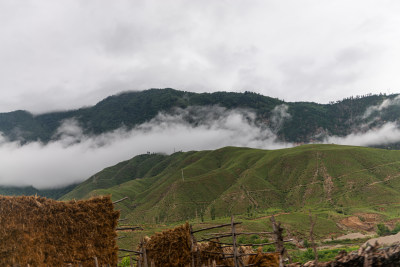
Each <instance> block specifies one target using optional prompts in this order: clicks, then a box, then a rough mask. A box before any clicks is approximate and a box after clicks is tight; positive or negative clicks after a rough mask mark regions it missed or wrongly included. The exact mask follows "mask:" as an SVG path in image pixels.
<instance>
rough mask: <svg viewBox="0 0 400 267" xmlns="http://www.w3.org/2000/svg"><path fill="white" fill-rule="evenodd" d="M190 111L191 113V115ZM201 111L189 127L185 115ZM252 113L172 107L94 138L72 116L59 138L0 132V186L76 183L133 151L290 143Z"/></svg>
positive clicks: (165, 150)
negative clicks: (15, 137) (28, 139)
mask: <svg viewBox="0 0 400 267" xmlns="http://www.w3.org/2000/svg"><path fill="white" fill-rule="evenodd" d="M190 113H191V114H190ZM200 114H202V115H205V117H206V118H207V119H206V120H204V121H202V122H201V123H200V125H197V126H194V125H190V124H189V123H187V122H186V121H187V116H194V117H196V116H200ZM254 118H255V116H254V114H253V113H251V112H249V111H244V110H234V111H228V110H226V109H223V108H218V107H210V108H207V109H206V108H193V107H192V108H191V109H188V110H179V109H178V110H176V111H175V113H174V114H173V115H167V114H159V115H158V116H157V117H156V118H154V119H153V120H151V121H150V122H147V123H144V124H142V125H139V126H138V127H136V128H134V129H133V130H131V131H127V130H126V129H123V128H121V129H118V130H115V131H113V132H108V133H105V134H102V135H98V136H86V135H84V134H83V133H82V130H81V129H80V128H79V126H78V124H77V122H76V121H74V120H67V121H65V122H64V123H63V124H62V125H61V126H60V128H59V129H58V131H57V136H58V137H59V138H60V139H59V140H56V141H52V142H50V143H48V144H42V143H40V142H32V143H28V144H24V145H21V144H20V143H18V142H9V141H7V140H6V139H5V138H4V137H2V136H1V135H0V161H1V162H2V168H1V169H0V184H2V185H33V186H35V187H37V188H48V187H57V186H64V185H67V184H71V183H74V182H80V181H83V180H84V179H87V178H88V177H89V176H91V175H93V174H94V173H96V172H98V171H100V170H101V169H103V168H105V167H107V166H110V165H113V164H116V163H118V162H120V161H123V160H127V159H129V158H131V157H133V156H135V155H137V154H142V153H146V152H147V151H151V152H163V153H172V152H173V151H174V150H177V151H178V150H183V151H188V150H204V149H216V148H220V147H224V146H248V147H257V148H266V149H275V148H282V147H288V146H291V144H285V143H280V142H277V140H276V136H275V135H274V134H273V133H272V132H271V131H270V130H269V129H261V128H260V127H258V126H256V125H255V123H254Z"/></svg>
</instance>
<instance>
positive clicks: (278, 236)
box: [271, 215, 286, 267]
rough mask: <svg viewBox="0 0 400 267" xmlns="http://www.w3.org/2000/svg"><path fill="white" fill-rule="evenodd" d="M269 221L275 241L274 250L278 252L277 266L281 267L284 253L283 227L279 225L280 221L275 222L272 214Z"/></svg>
mask: <svg viewBox="0 0 400 267" xmlns="http://www.w3.org/2000/svg"><path fill="white" fill-rule="evenodd" d="M271 222H272V229H273V230H274V238H275V243H276V249H275V251H276V252H279V254H280V257H279V267H283V257H284V255H285V254H286V250H285V247H284V245H283V236H282V232H283V228H282V227H281V223H278V224H277V223H276V221H275V217H274V215H272V216H271Z"/></svg>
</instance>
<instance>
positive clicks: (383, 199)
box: [62, 145, 400, 223]
mask: <svg viewBox="0 0 400 267" xmlns="http://www.w3.org/2000/svg"><path fill="white" fill-rule="evenodd" d="M100 194H112V198H113V199H119V198H122V197H124V196H128V197H129V200H128V201H125V202H122V203H121V205H120V206H121V207H122V212H123V216H127V217H128V218H130V221H132V222H151V223H152V222H173V221H181V220H186V219H191V218H194V217H196V216H197V217H200V216H201V217H204V218H205V219H206V220H210V219H212V218H214V217H220V216H226V215H229V214H245V213H251V212H262V211H265V210H268V209H275V208H276V209H279V210H283V211H288V212H290V211H294V210H298V209H303V208H307V209H308V208H312V209H316V208H318V209H321V208H326V209H329V210H336V211H339V212H342V210H343V209H352V208H354V209H358V208H366V209H367V208H370V207H373V206H377V205H378V206H379V205H383V204H389V203H400V151H394V150H384V149H375V148H365V147H353V146H338V145H304V146H299V147H295V148H288V149H280V150H260V149H251V148H238V147H225V148H222V149H218V150H214V151H198V152H197V151H191V152H185V153H183V152H178V153H174V154H172V155H170V156H167V155H159V154H146V155H140V156H137V157H134V158H133V159H131V160H129V161H125V162H121V163H119V164H117V165H115V166H113V167H109V168H107V169H104V170H103V171H101V172H99V173H97V174H95V175H93V176H92V177H90V178H89V179H88V180H86V181H85V182H84V183H82V184H80V185H79V186H77V187H76V188H75V189H74V190H72V191H71V192H70V193H68V194H66V195H65V196H63V197H62V199H72V198H77V199H81V198H88V197H90V196H93V195H100Z"/></svg>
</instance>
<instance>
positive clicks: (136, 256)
mask: <svg viewBox="0 0 400 267" xmlns="http://www.w3.org/2000/svg"><path fill="white" fill-rule="evenodd" d="M270 220H271V223H272V229H273V231H272V232H251V233H250V232H247V233H246V232H238V231H237V229H236V226H237V225H240V224H241V222H235V221H234V218H233V216H232V217H231V223H227V224H221V225H216V226H211V227H207V228H202V229H198V230H193V229H192V226H190V236H191V240H190V241H191V255H192V259H191V264H190V267H202V266H205V265H204V264H201V262H202V260H201V255H200V252H199V250H198V249H197V246H198V244H199V242H205V241H207V242H212V243H215V244H218V245H220V246H221V247H222V248H226V247H231V248H232V252H231V253H224V252H223V251H222V252H211V251H202V252H203V253H211V254H219V255H220V256H221V258H222V259H232V260H233V266H230V265H217V263H216V261H215V260H213V261H211V262H209V264H208V266H210V267H211V266H212V267H247V266H249V267H250V266H256V265H255V264H249V265H245V264H244V262H243V260H242V259H243V257H246V256H251V255H257V253H243V252H241V250H240V249H239V248H240V247H255V246H265V245H275V248H276V249H275V250H276V252H277V253H279V255H280V257H279V266H283V261H284V258H285V257H288V255H287V251H286V249H285V247H284V243H285V242H290V241H292V240H284V239H283V235H282V233H283V228H282V227H281V224H280V223H276V221H275V218H274V216H271V218H270ZM224 227H230V231H229V232H224V233H206V235H209V236H210V237H207V238H201V239H199V240H198V239H197V238H196V236H195V235H196V234H198V233H201V232H204V231H208V230H212V229H219V228H224ZM240 235H269V236H271V237H272V238H273V240H274V241H273V242H268V243H259V244H238V242H237V236H240ZM224 238H231V240H232V241H231V242H222V241H220V240H221V239H224ZM139 247H140V250H139V251H135V250H128V249H120V251H123V252H128V253H129V254H128V255H125V256H123V257H127V256H128V257H129V258H130V265H131V266H133V262H136V264H137V265H136V266H137V267H155V265H154V262H152V261H151V260H150V259H148V257H147V251H146V248H145V241H144V240H143V239H142V240H141V242H140V245H139ZM276 252H275V253H276ZM149 260H150V262H148V261H149Z"/></svg>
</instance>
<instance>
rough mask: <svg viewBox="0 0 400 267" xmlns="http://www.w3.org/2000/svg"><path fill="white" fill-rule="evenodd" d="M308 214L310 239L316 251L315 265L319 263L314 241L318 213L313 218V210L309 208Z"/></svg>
mask: <svg viewBox="0 0 400 267" xmlns="http://www.w3.org/2000/svg"><path fill="white" fill-rule="evenodd" d="M308 215H309V216H310V224H311V227H310V240H311V245H312V247H313V251H314V256H315V261H314V264H315V266H317V265H318V251H317V246H316V245H315V241H314V226H315V222H316V221H317V215H315V219H313V217H312V215H311V210H309V213H308Z"/></svg>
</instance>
